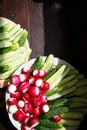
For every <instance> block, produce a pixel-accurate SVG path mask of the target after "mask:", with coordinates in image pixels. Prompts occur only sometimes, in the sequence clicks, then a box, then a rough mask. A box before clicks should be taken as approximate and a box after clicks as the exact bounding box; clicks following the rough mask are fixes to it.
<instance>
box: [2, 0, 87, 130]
mask: <svg viewBox="0 0 87 130" xmlns="http://www.w3.org/2000/svg"><path fill="white" fill-rule="evenodd" d="M34 1H35V0H34ZM34 1H33V0H13V1H12V0H0V16H1V17H6V18H8V19H10V20H13V21H14V22H16V23H19V24H21V26H22V27H23V28H26V29H27V30H28V32H29V35H28V40H29V44H30V47H31V48H32V54H31V58H33V57H37V56H38V55H48V54H49V53H53V54H54V55H55V56H57V57H59V58H61V59H64V60H66V61H68V62H69V63H71V64H72V65H74V66H75V67H76V68H78V69H79V70H80V71H81V72H83V73H84V74H86V75H87V15H86V12H87V8H86V2H84V0H83V2H81V3H80V2H79V3H74V1H73V0H71V1H70V0H45V1H44V3H42V2H34ZM36 1H39V0H36ZM40 1H43V0H40ZM2 91H4V90H3V89H2ZM86 123H87V119H85V120H84V123H83V125H81V126H80V128H79V130H82V129H85V128H86V129H87V127H86ZM0 130H16V129H15V128H14V127H13V126H12V124H11V123H10V122H9V118H8V115H7V112H6V110H5V107H3V108H0Z"/></svg>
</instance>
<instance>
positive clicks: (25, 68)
mask: <svg viewBox="0 0 87 130" xmlns="http://www.w3.org/2000/svg"><path fill="white" fill-rule="evenodd" d="M31 72H32V68H31V67H30V66H28V65H27V66H24V67H23V68H22V73H24V74H29V73H31Z"/></svg>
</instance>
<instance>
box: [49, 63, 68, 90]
mask: <svg viewBox="0 0 87 130" xmlns="http://www.w3.org/2000/svg"><path fill="white" fill-rule="evenodd" d="M65 68H66V65H62V66H61V67H60V68H59V69H58V70H57V72H56V73H55V74H53V75H52V76H51V77H50V78H49V79H48V80H47V82H48V83H50V89H53V88H54V87H55V86H56V85H57V84H58V82H60V81H61V79H62V74H63V72H64V70H65Z"/></svg>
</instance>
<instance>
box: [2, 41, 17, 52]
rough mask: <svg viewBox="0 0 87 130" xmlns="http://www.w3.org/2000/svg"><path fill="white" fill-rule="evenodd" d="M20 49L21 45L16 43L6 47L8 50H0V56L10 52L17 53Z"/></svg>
mask: <svg viewBox="0 0 87 130" xmlns="http://www.w3.org/2000/svg"><path fill="white" fill-rule="evenodd" d="M18 48H19V44H18V43H15V44H12V46H11V47H6V48H1V49H0V54H4V53H8V52H10V51H15V50H17V49H18Z"/></svg>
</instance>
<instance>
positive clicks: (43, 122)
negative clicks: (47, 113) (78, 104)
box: [40, 119, 63, 129]
mask: <svg viewBox="0 0 87 130" xmlns="http://www.w3.org/2000/svg"><path fill="white" fill-rule="evenodd" d="M40 125H41V126H43V127H47V128H50V129H53V128H62V127H63V125H62V124H61V123H56V122H53V121H51V120H48V119H42V120H40Z"/></svg>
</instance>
